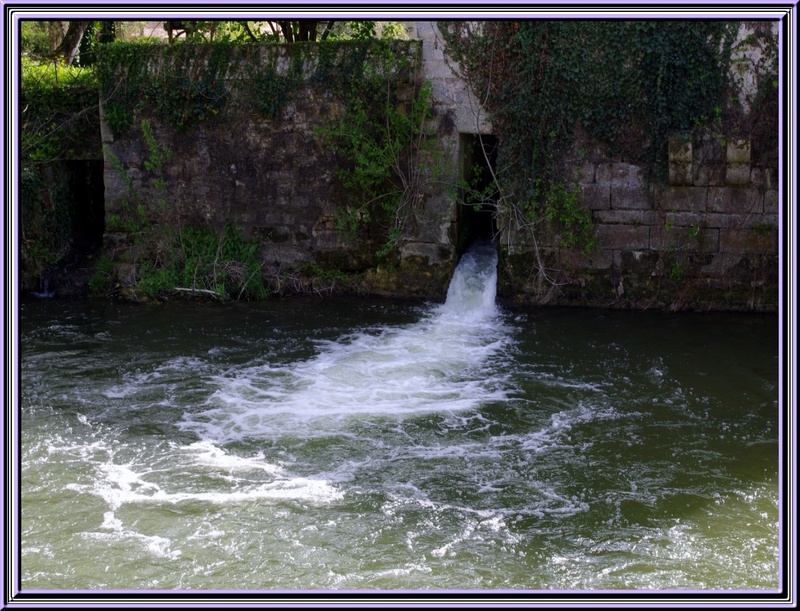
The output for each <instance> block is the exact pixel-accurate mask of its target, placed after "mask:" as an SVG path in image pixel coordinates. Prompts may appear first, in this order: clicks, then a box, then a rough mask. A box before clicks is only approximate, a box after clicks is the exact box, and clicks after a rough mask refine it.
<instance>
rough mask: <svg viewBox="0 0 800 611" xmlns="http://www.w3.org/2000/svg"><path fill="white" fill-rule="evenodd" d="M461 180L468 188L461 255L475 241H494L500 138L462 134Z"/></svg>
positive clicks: (460, 210) (463, 197)
mask: <svg viewBox="0 0 800 611" xmlns="http://www.w3.org/2000/svg"><path fill="white" fill-rule="evenodd" d="M460 147H461V177H462V179H463V181H464V184H465V185H468V186H466V187H464V188H462V192H461V203H460V205H459V207H458V217H457V225H458V244H457V249H458V253H459V255H460V254H462V253H463V252H464V251H465V250H466V249H467V248H469V246H470V244H472V243H473V242H475V241H476V240H486V241H491V240H493V239H494V237H495V234H496V226H495V222H494V211H495V208H494V201H495V200H496V196H497V192H496V190H495V189H494V186H493V185H494V180H493V172H494V169H495V167H496V163H497V147H498V142H497V137H496V136H493V135H489V134H461V138H460Z"/></svg>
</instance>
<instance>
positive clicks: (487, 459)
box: [19, 253, 780, 592]
mask: <svg viewBox="0 0 800 611" xmlns="http://www.w3.org/2000/svg"><path fill="white" fill-rule="evenodd" d="M493 265H494V261H493V259H492V258H491V256H490V254H487V253H477V254H476V255H475V256H474V261H472V265H471V267H470V266H467V267H464V266H463V265H462V266H460V267H459V270H458V271H457V273H456V277H455V278H454V280H453V284H452V285H451V287H450V293H449V294H448V299H447V302H446V303H444V304H430V305H415V304H408V303H402V302H393V301H367V300H361V301H359V300H345V299H325V300H323V299H289V300H284V301H278V300H276V301H267V302H261V303H256V304H242V303H239V304H226V305H219V304H194V303H165V304H163V305H159V306H148V307H139V306H130V305H123V304H113V303H108V302H105V301H97V302H96V301H84V302H60V301H56V300H51V301H35V302H34V301H25V302H23V303H22V304H21V305H20V311H19V320H20V328H21V334H20V337H19V350H20V397H19V399H20V405H19V418H20V420H19V428H20V440H21V445H20V448H19V458H20V461H21V462H20V464H21V466H20V474H21V476H20V477H21V487H20V488H21V524H20V532H19V537H20V545H21V560H20V562H21V565H20V569H19V570H20V575H21V584H22V588H23V590H95V591H96V590H131V589H132V590H151V589H157V590H180V591H196V590H203V591H205V590H215V591H218V590H239V591H241V590H247V591H251V590H258V591H275V590H280V591H284V590H290V591H309V590H314V591H334V590H335V591H363V590H367V591H378V590H390V591H397V590H404V591H405V590H413V591H420V590H424V591H493V590H504V591H527V592H530V591H548V592H553V591H592V592H594V591H609V590H610V591H622V590H637V591H638V590H646V591H650V592H652V591H664V590H686V591H689V590H691V591H705V592H709V591H721V592H728V591H741V590H746V591H769V590H772V589H775V588H777V587H778V585H779V566H780V562H779V552H780V549H779V522H780V515H779V507H780V502H779V477H778V474H779V452H778V450H779V446H778V438H779V401H778V388H779V381H778V370H779V367H778V326H777V324H778V319H777V317H775V316H768V315H763V316H762V315H734V314H665V313H655V312H620V311H611V310H579V309H539V310H527V311H525V312H520V311H511V310H508V309H505V308H502V307H496V306H495V294H494V283H495V277H494V275H493Z"/></svg>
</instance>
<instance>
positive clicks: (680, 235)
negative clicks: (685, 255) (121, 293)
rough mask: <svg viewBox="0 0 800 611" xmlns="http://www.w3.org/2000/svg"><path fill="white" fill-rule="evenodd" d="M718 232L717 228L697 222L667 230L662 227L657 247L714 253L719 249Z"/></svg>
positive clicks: (676, 250)
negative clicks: (703, 225)
mask: <svg viewBox="0 0 800 611" xmlns="http://www.w3.org/2000/svg"><path fill="white" fill-rule="evenodd" d="M719 234H720V230H719V229H717V228H711V227H702V226H701V225H699V224H696V225H692V226H674V227H671V228H670V229H669V230H667V229H664V231H663V235H662V236H660V238H659V247H660V249H661V250H669V251H674V252H699V253H714V252H717V251H718V250H719Z"/></svg>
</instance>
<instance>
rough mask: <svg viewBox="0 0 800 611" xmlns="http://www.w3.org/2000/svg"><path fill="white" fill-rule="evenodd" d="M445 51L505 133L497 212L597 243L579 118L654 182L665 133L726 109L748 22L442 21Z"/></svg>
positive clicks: (582, 242)
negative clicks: (586, 199)
mask: <svg viewBox="0 0 800 611" xmlns="http://www.w3.org/2000/svg"><path fill="white" fill-rule="evenodd" d="M439 28H440V31H441V32H442V37H443V39H444V41H445V52H446V54H447V56H448V57H449V58H451V59H452V60H454V61H455V62H457V66H458V70H459V71H460V73H461V75H462V76H463V77H464V78H465V79H466V80H467V81H468V82H469V83H470V84H471V86H472V88H473V90H474V92H475V93H476V95H477V97H478V99H479V102H480V103H481V104H482V105H483V108H484V109H486V111H487V112H488V114H489V116H490V118H491V122H492V126H493V130H494V133H495V135H496V136H497V137H498V139H499V141H500V143H501V144H500V155H499V157H498V161H497V169H496V180H497V184H498V185H499V187H500V193H501V196H500V199H499V201H498V202H497V206H498V211H499V212H500V213H502V214H505V215H506V216H507V217H508V218H510V219H511V220H512V221H513V222H514V223H516V224H517V226H518V227H521V228H523V229H528V230H531V231H532V232H533V231H535V230H538V229H539V228H540V227H550V228H552V226H553V224H555V225H557V226H558V227H560V229H561V230H562V236H564V235H566V236H568V240H567V241H568V242H569V243H571V244H573V245H576V246H582V247H591V239H592V238H591V231H588V230H587V229H588V225H590V224H591V216H590V213H589V211H588V210H582V209H578V208H576V207H575V198H574V197H572V196H571V194H572V189H571V188H570V186H569V179H568V176H567V174H566V171H565V170H566V167H565V164H564V157H565V154H566V153H567V151H568V148H569V147H570V146H571V145H572V143H573V142H574V134H575V129H576V127H577V126H581V127H582V128H583V129H584V130H585V131H586V132H587V133H588V134H589V136H590V137H592V138H594V139H595V140H596V141H599V142H601V143H603V144H605V145H606V146H607V147H608V148H609V150H610V152H611V153H612V154H622V153H626V154H630V152H631V151H641V156H640V157H638V158H635V159H631V160H630V161H631V162H633V163H638V164H641V165H643V166H644V167H646V168H647V169H648V171H649V176H650V178H651V179H655V180H658V179H659V178H662V177H663V176H664V175H665V170H666V153H665V151H666V143H667V137H668V136H669V135H670V134H672V133H675V132H681V131H685V130H690V129H692V128H693V127H695V126H696V125H697V124H698V121H700V120H701V118H702V117H704V116H706V117H707V116H712V115H713V113H714V108H715V107H724V101H725V94H726V92H727V86H728V75H729V67H730V51H731V46H732V43H733V40H734V38H735V34H736V31H737V28H738V22H725V21H700V20H697V21H619V20H608V21H600V20H587V21H582V20H581V21H579V20H529V21H486V22H455V21H452V22H440V23H439Z"/></svg>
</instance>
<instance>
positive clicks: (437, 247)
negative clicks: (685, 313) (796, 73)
mask: <svg viewBox="0 0 800 611" xmlns="http://www.w3.org/2000/svg"><path fill="white" fill-rule="evenodd" d="M407 25H408V26H410V27H409V32H410V34H411V36H412V38H413V39H415V41H416V44H418V45H420V46H421V64H422V78H425V79H427V80H429V81H430V82H431V83H432V85H433V105H434V110H435V112H436V125H435V126H434V128H435V130H436V133H437V135H438V138H439V143H440V145H441V150H442V152H443V156H442V158H441V161H440V163H441V164H442V168H441V169H443V170H444V173H443V175H442V177H440V179H438V180H437V181H432V182H431V184H430V185H428V186H427V187H426V189H425V191H424V194H423V195H424V197H423V198H422V199H421V201H420V208H419V215H418V216H419V219H418V220H419V222H418V223H417V224H416V225H415V226H414V227H413V228H412V229H410V230H409V231H408V232H407V234H406V235H405V236H403V237H404V239H403V241H402V243H401V244H400V249H399V253H398V256H397V259H396V261H395V263H393V264H391V265H389V264H387V262H386V261H383V262H382V261H378V260H376V259H375V257H374V252H375V251H376V250H377V248H376V247H375V245H372V246H371V247H370V248H369V249H364V248H359V247H358V246H357V245H354V244H350V243H347V241H346V240H344V239H343V237H342V235H341V234H340V233H339V232H337V231H336V230H335V227H334V214H335V211H336V210H337V208H338V207H341V206H343V205H346V204H347V201H346V199H344V196H343V193H342V191H341V190H340V188H339V186H338V183H337V180H336V178H335V174H334V158H333V156H332V153H331V152H330V151H328V150H326V148H325V146H324V144H323V143H322V141H321V140H320V139H319V138H318V137H317V136H316V135H315V132H314V127H315V126H317V125H319V124H320V123H321V122H322V121H324V120H326V119H327V118H330V117H334V116H337V113H340V112H341V111H342V109H341V107H340V106H339V105H337V103H336V101H335V100H333V99H332V98H330V97H329V96H326V95H325V94H324V93H321V92H319V91H314V90H312V89H309V90H308V91H304V92H303V93H302V95H298V96H296V97H295V100H294V101H293V102H292V103H291V104H290V105H289V106H287V108H285V109H284V110H283V111H282V112H281V114H280V116H279V117H278V118H277V119H265V118H263V117H258V116H253V115H240V116H237V117H235V120H231V121H227V122H217V123H213V124H206V125H203V126H201V127H199V128H198V129H196V130H195V131H193V132H191V133H182V132H177V131H175V130H174V129H173V128H170V127H169V126H167V125H164V124H160V123H158V122H157V121H153V128H154V132H155V135H156V138H157V140H158V141H159V142H162V143H164V144H165V145H167V146H169V147H170V149H171V150H172V152H173V155H172V156H171V157H170V159H169V160H168V161H167V162H166V163H165V165H164V167H163V168H161V169H160V170H159V171H158V172H157V173H158V176H156V175H154V174H153V172H148V171H147V170H146V169H145V167H144V161H145V158H146V156H147V150H146V145H145V143H144V142H143V138H142V134H141V133H140V132H136V131H134V132H132V133H131V134H130V135H128V136H126V137H124V138H114V137H113V136H112V135H111V134H110V133H109V131H108V129H107V128H104V129H103V141H104V145H106V147H107V151H109V152H110V153H111V154H113V155H114V156H116V157H117V158H118V159H119V161H120V162H121V163H122V166H123V167H124V169H125V173H126V176H127V180H129V181H130V182H131V183H132V184H133V185H134V186H135V188H136V189H139V190H142V191H143V192H148V189H150V192H149V194H150V196H151V197H152V198H159V197H163V198H164V199H165V200H166V201H167V203H168V205H169V206H171V207H172V209H173V210H174V211H175V216H176V219H175V222H184V221H188V220H192V219H194V220H199V221H203V222H207V223H210V224H213V225H217V226H221V225H223V224H224V223H226V222H233V223H234V224H236V226H237V227H238V228H239V229H240V230H242V232H243V233H244V234H245V236H247V237H250V236H255V237H259V238H260V239H261V240H262V242H263V244H264V248H263V258H264V261H265V264H267V265H277V266H287V267H290V266H298V265H302V264H304V263H308V262H319V263H323V264H325V265H329V266H331V267H335V268H337V269H340V270H341V271H344V272H347V273H357V274H363V279H364V282H363V284H362V285H361V292H364V293H367V294H380V295H388V296H403V297H422V298H426V299H440V298H443V297H444V295H445V294H446V290H447V283H448V281H449V276H450V273H451V272H452V269H453V267H454V265H455V263H456V260H457V255H458V253H457V251H456V246H457V245H456V236H457V234H458V223H459V214H458V206H459V204H458V202H457V201H456V200H455V198H454V197H453V189H452V187H451V188H448V186H447V185H448V183H449V184H450V185H453V184H455V181H456V180H457V179H458V178H459V177H460V173H461V171H462V166H463V155H464V152H463V151H461V150H460V147H461V146H462V139H461V136H462V135H464V134H491V123H490V122H489V121H488V120H487V118H486V116H485V113H483V111H482V110H481V108H480V105H479V104H477V103H476V102H475V100H474V97H473V96H472V95H471V94H470V92H469V89H468V88H467V87H466V86H465V84H464V83H463V82H462V81H460V79H458V78H457V77H456V76H455V74H454V73H453V70H452V68H451V66H450V65H449V64H448V61H447V59H446V57H445V56H444V53H443V45H442V44H441V40H440V39H439V36H438V31H437V28H436V24H435V22H414V23H413V24H407ZM412 44H413V43H412ZM417 49H419V47H417ZM410 91H411V90H410V89H409V95H410ZM499 145H500V146H501V147H502V142H500V143H499ZM571 167H572V168H573V171H574V184H576V185H577V186H578V188H579V192H580V197H579V199H580V203H581V205H583V206H585V207H587V208H589V209H590V210H591V212H592V218H593V221H594V224H595V229H596V236H597V246H596V248H595V249H594V250H593V251H592V252H590V253H588V254H587V253H583V252H576V251H574V250H568V249H565V248H563V247H561V246H559V241H558V236H555V235H554V236H551V237H550V239H547V238H545V239H542V240H540V241H539V242H538V243H537V244H535V245H534V244H532V243H531V241H530V240H529V238H528V237H526V236H525V235H522V234H520V233H518V232H515V231H514V230H513V228H512V227H509V226H507V224H504V220H503V219H502V218H497V221H496V222H497V229H498V230H499V234H498V248H499V253H500V269H499V272H500V274H499V275H500V280H499V286H498V294H499V296H500V297H501V299H503V300H504V301H506V302H507V303H513V304H519V305H533V304H537V305H538V304H563V305H591V306H601V307H608V306H614V307H631V308H649V307H653V308H672V309H682V308H693V309H732V310H766V311H768V310H775V309H776V308H777V301H778V263H779V261H778V254H779V250H778V248H779V237H778V236H779V231H778V230H779V196H778V190H777V182H778V181H777V178H778V177H777V171H776V169H775V168H764V167H758V166H755V165H754V164H753V163H752V160H751V157H750V147H749V143H748V142H746V141H744V142H728V143H725V144H724V145H722V143H721V141H720V140H718V139H717V140H714V139H711V138H707V139H705V140H701V141H697V142H684V141H680V140H675V141H674V142H671V143H670V146H669V180H668V184H667V185H666V186H664V187H654V186H649V185H648V183H647V181H646V180H645V179H644V176H643V171H642V168H640V167H638V166H636V165H632V164H629V163H623V162H620V161H618V160H615V159H611V158H609V157H608V156H605V155H603V153H602V151H599V150H593V151H592V152H591V154H589V155H586V156H584V157H583V158H581V157H580V156H578V155H576V156H574V158H573V161H572V162H571ZM159 172H160V173H159ZM154 179H161V180H163V181H164V183H165V184H166V188H165V189H163V191H160V192H158V191H153V190H152V189H153V188H154V187H153V185H154V184H156V183H155V182H154ZM105 180H106V214H107V216H108V215H109V214H114V213H115V211H116V210H118V209H119V207H120V206H121V205H123V201H124V200H125V198H126V189H127V187H126V180H125V179H123V178H122V177H121V176H120V175H119V172H118V168H116V167H115V166H114V164H112V163H111V162H110V160H109V159H108V158H107V159H106V171H105ZM107 239H108V240H110V241H112V242H113V240H114V236H113V235H107ZM379 246H380V245H378V247H379Z"/></svg>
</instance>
